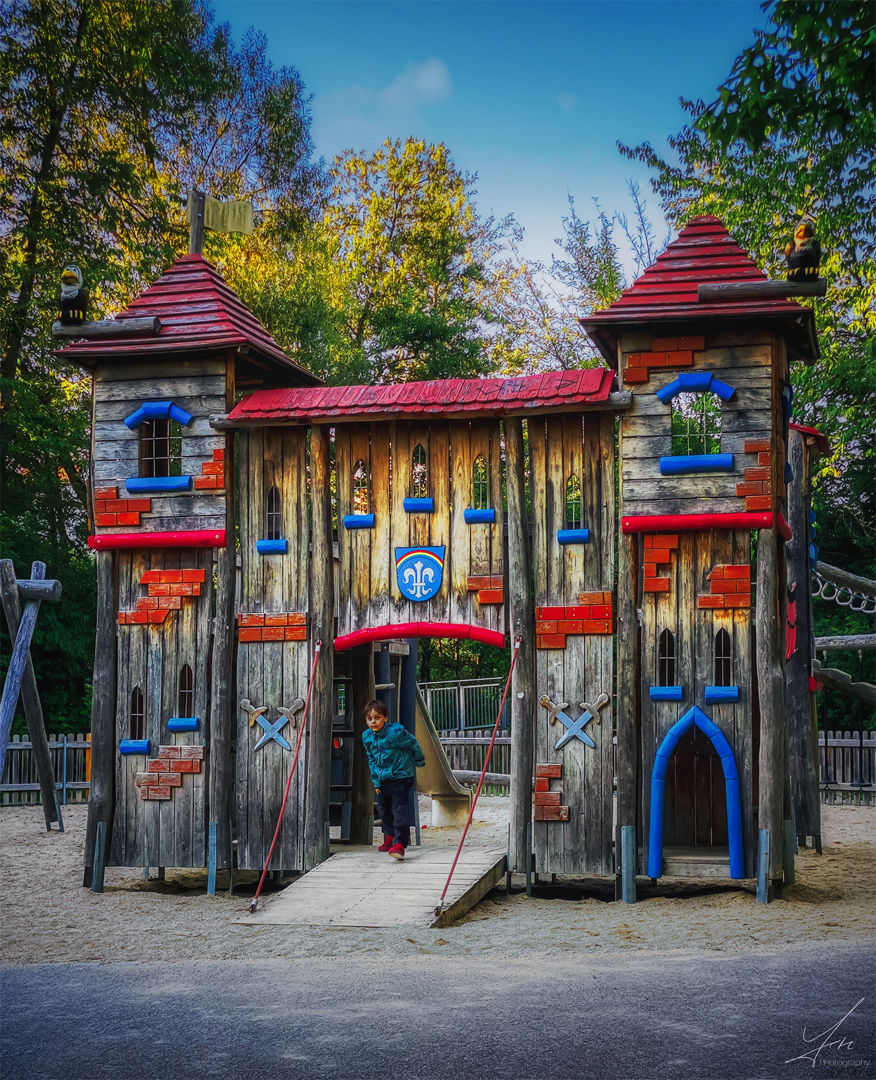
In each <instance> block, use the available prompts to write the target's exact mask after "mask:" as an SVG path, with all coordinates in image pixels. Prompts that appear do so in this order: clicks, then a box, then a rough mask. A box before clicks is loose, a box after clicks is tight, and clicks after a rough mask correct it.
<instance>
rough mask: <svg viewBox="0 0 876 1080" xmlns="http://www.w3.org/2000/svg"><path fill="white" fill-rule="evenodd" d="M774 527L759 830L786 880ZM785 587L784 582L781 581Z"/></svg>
mask: <svg viewBox="0 0 876 1080" xmlns="http://www.w3.org/2000/svg"><path fill="white" fill-rule="evenodd" d="M777 540H778V534H777V533H776V530H775V529H761V530H760V531H759V533H758V536H757V612H756V625H757V683H758V695H759V697H760V779H759V784H760V794H759V797H758V828H759V829H767V830H768V831H769V834H770V851H769V878H770V880H771V881H772V882H778V883H779V884H781V879H782V827H783V821H784V813H783V809H784V787H785V762H784V759H783V757H782V747H783V745H784V742H785V740H784V733H783V728H784V715H783V708H782V706H783V704H784V694H782V693H781V692H780V691H781V690H782V689H783V687H782V685H781V684H782V669H781V665H780V663H779V657H778V640H779V635H778V627H779V615H780V605H779V602H778V585H779V580H778V559H777V551H776V542H777ZM782 584H783V586H784V581H783V582H782Z"/></svg>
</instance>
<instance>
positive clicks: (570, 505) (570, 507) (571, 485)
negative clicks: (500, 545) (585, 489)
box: [566, 473, 584, 529]
mask: <svg viewBox="0 0 876 1080" xmlns="http://www.w3.org/2000/svg"><path fill="white" fill-rule="evenodd" d="M583 521H584V510H583V505H582V500H581V481H580V480H579V479H578V477H577V476H576V475H575V474H574V473H573V474H572V475H571V476H570V477H569V479H568V480H567V481H566V528H567V529H580V528H581V525H582V522H583Z"/></svg>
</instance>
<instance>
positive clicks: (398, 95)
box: [378, 57, 453, 109]
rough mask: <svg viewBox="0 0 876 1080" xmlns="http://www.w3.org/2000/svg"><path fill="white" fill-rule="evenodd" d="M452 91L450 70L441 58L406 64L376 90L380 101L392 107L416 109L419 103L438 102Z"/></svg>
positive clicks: (446, 97) (438, 103)
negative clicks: (399, 72) (386, 83)
mask: <svg viewBox="0 0 876 1080" xmlns="http://www.w3.org/2000/svg"><path fill="white" fill-rule="evenodd" d="M452 93H453V82H452V81H451V78H450V72H449V71H448V70H447V65H446V64H445V63H444V61H443V60H436V59H435V58H434V57H432V59H430V60H424V61H423V63H422V64H408V66H407V67H406V68H405V69H404V71H403V72H402V73H401V75H399V77H398V78H397V79H395V80H394V81H393V82H391V83H390V84H389V86H387V88H386V89H385V90H381V91H379V94H378V97H379V98H380V100H381V101H382V102H383V103H384V104H386V105H389V106H392V107H394V108H402V109H405V108H417V107H418V106H420V105H440V104H441V102H442V101H446V100H447V99H448V98H449V97H450V96H451V94H452Z"/></svg>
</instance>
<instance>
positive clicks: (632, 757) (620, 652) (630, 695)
mask: <svg viewBox="0 0 876 1080" xmlns="http://www.w3.org/2000/svg"><path fill="white" fill-rule="evenodd" d="M637 586H638V540H637V538H636V536H634V535H625V534H623V533H621V535H620V536H618V540H617V669H616V670H617V672H618V680H617V699H616V703H615V710H616V716H617V748H616V758H615V760H616V762H617V766H616V767H617V829H618V832H617V834H616V835H615V851H620V852H622V861H621V874H622V875H623V873H624V867H625V862H624V860H625V858H626V856H625V854H623V851H624V848H623V837H624V831H625V829H626V828H627V827H631V828H632V829H633V834H634V836H635V826H636V817H637V813H636V804H637V793H638V774H637V754H636V734H637V723H636V719H637V714H638V708H637V705H638V699H637V694H638V687H639V621H638V618H637V616H636V589H637ZM645 839H647V835H646V837H645ZM637 860H638V851H637V849H636V848H634V849H633V866H634V869H633V879H634V882H635V873H636V869H637V867H636V862H637ZM621 888H622V889H623V882H622V883H621ZM633 889H634V891H635V884H634V885H633Z"/></svg>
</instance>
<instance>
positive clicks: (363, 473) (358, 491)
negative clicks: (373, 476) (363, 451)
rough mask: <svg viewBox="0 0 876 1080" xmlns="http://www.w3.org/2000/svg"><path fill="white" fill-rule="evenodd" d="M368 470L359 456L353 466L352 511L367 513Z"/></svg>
mask: <svg viewBox="0 0 876 1080" xmlns="http://www.w3.org/2000/svg"><path fill="white" fill-rule="evenodd" d="M368 502H369V499H368V470H367V469H366V468H365V462H364V461H363V460H362V459H361V458H360V459H359V460H358V461H357V462H356V464H355V466H354V467H353V513H354V514H367V513H368Z"/></svg>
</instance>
